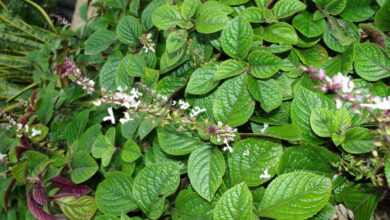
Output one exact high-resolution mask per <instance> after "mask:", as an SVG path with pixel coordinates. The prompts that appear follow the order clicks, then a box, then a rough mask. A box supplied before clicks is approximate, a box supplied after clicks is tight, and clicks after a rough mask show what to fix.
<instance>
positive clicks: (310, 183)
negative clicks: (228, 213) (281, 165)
mask: <svg viewBox="0 0 390 220" xmlns="http://www.w3.org/2000/svg"><path fill="white" fill-rule="evenodd" d="M331 190H332V182H331V180H330V179H329V178H326V177H323V176H320V175H317V174H313V173H310V172H304V171H297V172H292V173H287V174H283V175H280V176H278V177H277V178H276V179H275V180H273V181H272V182H271V184H269V185H268V187H267V189H266V190H265V193H264V197H263V200H262V201H261V204H260V207H259V209H258V210H257V214H258V215H259V216H263V217H268V218H275V219H306V218H309V217H311V216H313V215H315V214H316V213H317V212H319V211H320V210H321V208H322V207H324V206H325V205H326V203H327V202H328V200H329V197H330V193H331Z"/></svg>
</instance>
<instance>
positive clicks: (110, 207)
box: [96, 172, 137, 216]
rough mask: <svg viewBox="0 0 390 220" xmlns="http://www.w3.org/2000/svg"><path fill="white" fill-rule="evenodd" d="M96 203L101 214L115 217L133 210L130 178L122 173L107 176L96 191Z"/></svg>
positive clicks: (134, 203)
mask: <svg viewBox="0 0 390 220" xmlns="http://www.w3.org/2000/svg"><path fill="white" fill-rule="evenodd" d="M96 203H97V205H98V207H99V210H100V211H102V212H103V213H105V214H111V215H116V216H119V215H121V213H123V212H124V213H126V212H129V211H133V210H135V209H136V208H137V204H136V202H135V199H134V197H133V184H132V181H131V176H130V175H128V174H126V173H123V172H113V173H110V174H109V175H107V176H106V178H105V179H104V180H103V182H101V183H99V185H98V187H97V189H96Z"/></svg>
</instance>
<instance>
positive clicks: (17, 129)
mask: <svg viewBox="0 0 390 220" xmlns="http://www.w3.org/2000/svg"><path fill="white" fill-rule="evenodd" d="M22 128H23V125H22V124H21V123H18V124H17V125H16V131H20V130H21V129H22Z"/></svg>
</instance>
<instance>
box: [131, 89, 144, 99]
mask: <svg viewBox="0 0 390 220" xmlns="http://www.w3.org/2000/svg"><path fill="white" fill-rule="evenodd" d="M130 94H131V95H133V96H134V98H136V99H138V98H140V97H141V96H142V93H140V92H139V91H138V89H135V88H132V89H131V91H130Z"/></svg>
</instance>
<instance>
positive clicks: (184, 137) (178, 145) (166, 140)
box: [157, 128, 209, 155]
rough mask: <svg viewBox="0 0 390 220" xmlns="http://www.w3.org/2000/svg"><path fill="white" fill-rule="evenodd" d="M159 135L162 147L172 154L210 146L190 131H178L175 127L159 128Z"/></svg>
mask: <svg viewBox="0 0 390 220" xmlns="http://www.w3.org/2000/svg"><path fill="white" fill-rule="evenodd" d="M157 135H158V141H159V143H160V146H161V149H163V151H165V152H166V153H167V154H171V155H185V154H189V153H191V152H192V151H193V150H194V149H196V148H200V147H207V146H209V145H208V144H206V143H204V142H202V141H201V140H198V139H196V138H195V137H193V135H192V134H191V133H190V132H181V131H176V129H175V128H164V129H163V128H159V129H157Z"/></svg>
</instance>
